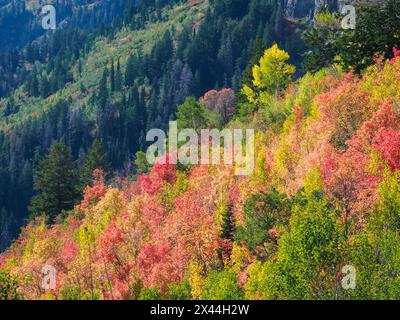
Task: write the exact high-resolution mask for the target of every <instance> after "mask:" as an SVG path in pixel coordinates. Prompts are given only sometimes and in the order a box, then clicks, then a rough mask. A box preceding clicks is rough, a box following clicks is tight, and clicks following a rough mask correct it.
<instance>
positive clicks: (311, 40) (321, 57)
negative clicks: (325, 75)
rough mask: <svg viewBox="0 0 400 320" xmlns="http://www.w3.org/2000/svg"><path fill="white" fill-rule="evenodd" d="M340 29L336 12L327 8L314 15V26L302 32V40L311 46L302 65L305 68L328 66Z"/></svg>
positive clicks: (334, 50) (332, 58) (330, 62)
mask: <svg viewBox="0 0 400 320" xmlns="http://www.w3.org/2000/svg"><path fill="white" fill-rule="evenodd" d="M339 30H340V20H339V17H338V15H337V14H332V13H330V12H329V10H328V9H326V8H325V10H322V11H320V12H319V13H318V14H317V15H316V17H315V24H314V28H312V29H309V30H307V31H305V32H304V35H303V37H304V41H305V43H306V44H307V45H308V46H310V47H311V49H312V50H311V51H309V52H308V54H307V56H306V59H305V60H304V66H305V68H306V70H308V71H311V72H316V71H318V70H321V69H323V68H325V67H329V66H330V65H331V64H332V63H333V61H334V58H335V56H336V55H337V48H336V40H337V38H338V34H339Z"/></svg>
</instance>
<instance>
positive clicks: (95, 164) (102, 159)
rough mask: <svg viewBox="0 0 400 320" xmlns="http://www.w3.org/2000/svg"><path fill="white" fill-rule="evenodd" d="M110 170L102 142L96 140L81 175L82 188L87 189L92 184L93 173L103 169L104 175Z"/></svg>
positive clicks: (84, 162)
mask: <svg viewBox="0 0 400 320" xmlns="http://www.w3.org/2000/svg"><path fill="white" fill-rule="evenodd" d="M109 168H110V164H109V163H108V161H107V157H106V154H105V152H104V149H103V146H102V144H101V142H100V141H99V140H97V139H96V140H94V141H93V143H92V146H91V147H90V149H89V151H88V153H87V154H86V156H85V159H84V161H83V165H82V168H81V175H80V178H81V184H82V187H83V188H85V187H86V186H88V185H91V184H92V182H93V171H94V170H95V169H102V170H103V171H104V173H105V174H107V171H108V170H109Z"/></svg>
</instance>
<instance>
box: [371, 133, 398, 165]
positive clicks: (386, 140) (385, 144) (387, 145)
mask: <svg viewBox="0 0 400 320" xmlns="http://www.w3.org/2000/svg"><path fill="white" fill-rule="evenodd" d="M374 144H375V145H374V146H373V148H374V149H376V150H378V151H379V152H380V153H381V155H382V157H383V159H384V160H386V161H387V162H388V164H389V166H390V168H391V169H392V170H395V169H400V130H393V129H391V128H381V129H379V131H378V133H377V134H376V136H375V139H374Z"/></svg>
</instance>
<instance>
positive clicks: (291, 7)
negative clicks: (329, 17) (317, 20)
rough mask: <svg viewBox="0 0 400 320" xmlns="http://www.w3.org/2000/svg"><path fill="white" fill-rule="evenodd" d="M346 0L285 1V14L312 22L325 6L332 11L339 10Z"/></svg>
mask: <svg viewBox="0 0 400 320" xmlns="http://www.w3.org/2000/svg"><path fill="white" fill-rule="evenodd" d="M345 2H346V1H345V0H284V7H285V14H286V16H287V17H289V18H309V19H310V20H312V19H313V18H314V16H315V14H316V13H317V12H318V10H319V9H320V8H321V7H322V6H323V5H325V4H326V5H328V7H329V8H330V9H331V10H339V9H340V8H341V7H342V6H343V4H344V3H345Z"/></svg>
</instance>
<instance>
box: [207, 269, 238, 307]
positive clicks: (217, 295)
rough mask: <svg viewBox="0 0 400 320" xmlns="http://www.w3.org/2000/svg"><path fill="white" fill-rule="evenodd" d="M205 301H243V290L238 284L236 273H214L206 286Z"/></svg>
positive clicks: (224, 271)
mask: <svg viewBox="0 0 400 320" xmlns="http://www.w3.org/2000/svg"><path fill="white" fill-rule="evenodd" d="M201 298H202V299H204V300H241V299H243V292H242V289H241V288H240V287H239V286H238V284H237V278H236V274H235V272H233V270H231V269H225V270H223V271H220V272H218V271H212V272H211V273H210V275H209V276H208V278H207V282H206V284H205V286H204V291H203V295H202V297H201Z"/></svg>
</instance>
